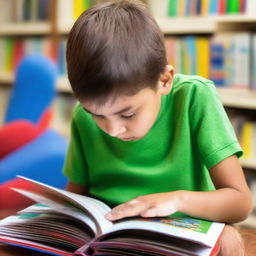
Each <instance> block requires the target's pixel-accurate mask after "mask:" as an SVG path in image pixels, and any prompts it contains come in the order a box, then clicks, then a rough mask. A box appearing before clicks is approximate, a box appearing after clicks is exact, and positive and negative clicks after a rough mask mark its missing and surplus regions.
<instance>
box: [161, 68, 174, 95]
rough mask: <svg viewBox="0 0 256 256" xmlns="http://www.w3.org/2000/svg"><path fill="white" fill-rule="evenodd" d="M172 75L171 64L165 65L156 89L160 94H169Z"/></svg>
mask: <svg viewBox="0 0 256 256" xmlns="http://www.w3.org/2000/svg"><path fill="white" fill-rule="evenodd" d="M173 76H174V69H173V67H172V66H171V65H167V66H166V68H165V72H164V73H163V74H161V76H160V81H159V88H158V91H159V92H160V94H169V92H170V91H171V89H172V81H173Z"/></svg>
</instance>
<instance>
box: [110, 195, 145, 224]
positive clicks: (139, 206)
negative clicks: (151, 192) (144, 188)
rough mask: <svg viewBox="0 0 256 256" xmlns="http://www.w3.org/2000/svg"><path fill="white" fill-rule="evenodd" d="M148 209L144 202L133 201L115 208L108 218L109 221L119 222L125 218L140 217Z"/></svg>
mask: <svg viewBox="0 0 256 256" xmlns="http://www.w3.org/2000/svg"><path fill="white" fill-rule="evenodd" d="M146 208H147V206H146V205H145V204H143V203H142V202H140V201H137V200H131V201H129V202H127V203H125V204H122V205H119V206H117V207H115V208H113V209H112V211H111V212H110V213H108V214H107V215H106V218H107V219H109V220H118V219H122V218H125V217H132V216H138V215H140V214H141V212H143V211H145V210H146Z"/></svg>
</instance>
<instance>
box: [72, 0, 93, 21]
mask: <svg viewBox="0 0 256 256" xmlns="http://www.w3.org/2000/svg"><path fill="white" fill-rule="evenodd" d="M73 1H74V8H73V11H74V19H77V18H78V17H79V16H80V15H81V13H82V12H83V11H85V10H86V9H88V8H89V7H90V1H89V0H73Z"/></svg>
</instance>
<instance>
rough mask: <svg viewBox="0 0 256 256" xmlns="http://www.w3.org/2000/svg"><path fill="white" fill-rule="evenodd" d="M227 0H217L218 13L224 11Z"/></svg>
mask: <svg viewBox="0 0 256 256" xmlns="http://www.w3.org/2000/svg"><path fill="white" fill-rule="evenodd" d="M226 1H228V0H219V5H218V13H219V14H224V13H226V10H227V2H226Z"/></svg>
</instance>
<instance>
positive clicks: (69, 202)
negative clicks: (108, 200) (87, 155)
mask: <svg viewBox="0 0 256 256" xmlns="http://www.w3.org/2000/svg"><path fill="white" fill-rule="evenodd" d="M19 178H20V179H23V181H24V182H27V183H28V184H29V185H30V188H31V190H23V189H18V188H13V189H14V190H16V191H17V192H19V193H21V194H23V195H24V196H26V197H28V198H30V199H32V200H34V201H35V202H37V204H35V205H32V206H30V207H28V208H26V209H24V210H22V211H20V212H18V213H17V215H15V216H10V217H7V218H5V219H3V220H1V221H0V242H1V243H6V244H11V245H16V246H22V247H27V248H30V249H34V250H38V251H43V252H47V253H49V254H53V255H66V256H67V255H105V256H107V255H112V256H114V255H122V256H124V255H130V256H132V255H136V256H138V255H149V256H150V255H152V256H153V255H170V256H174V255H202V256H203V255H215V253H216V252H217V249H218V248H217V244H218V243H217V242H218V239H219V237H220V235H221V232H222V230H223V228H224V224H223V223H215V222H209V221H205V220H199V219H195V218H190V217H166V218H139V217H136V218H127V219H124V220H121V221H117V222H115V223H112V222H110V221H108V220H107V219H106V218H105V217H104V216H105V214H106V213H107V212H109V211H110V210H111V209H110V208H109V207H108V206H107V205H106V204H104V203H102V202H100V201H99V200H96V199H93V198H90V197H86V196H81V195H77V194H74V193H71V192H68V191H65V190H61V189H57V188H54V187H51V186H48V185H45V184H43V183H40V182H37V181H34V180H31V179H28V178H25V177H21V176H19Z"/></svg>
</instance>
